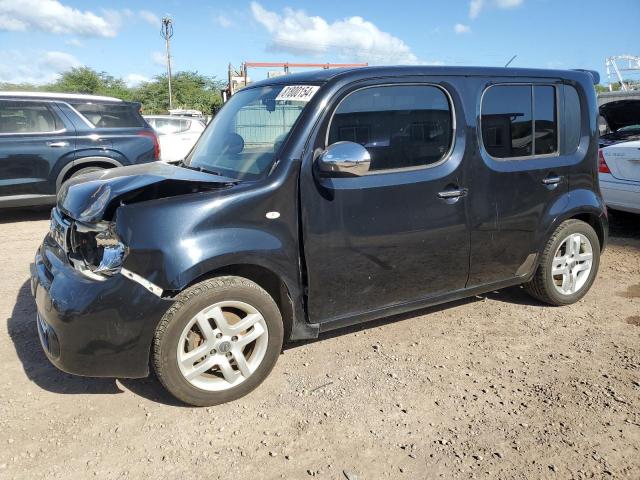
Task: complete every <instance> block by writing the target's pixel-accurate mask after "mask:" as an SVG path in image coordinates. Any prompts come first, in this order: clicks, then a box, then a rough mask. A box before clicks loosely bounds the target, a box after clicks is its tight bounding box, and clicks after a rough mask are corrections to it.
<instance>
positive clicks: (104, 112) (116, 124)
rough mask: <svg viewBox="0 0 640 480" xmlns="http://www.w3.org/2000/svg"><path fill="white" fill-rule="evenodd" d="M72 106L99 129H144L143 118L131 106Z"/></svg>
mask: <svg viewBox="0 0 640 480" xmlns="http://www.w3.org/2000/svg"><path fill="white" fill-rule="evenodd" d="M70 104H71V106H73V108H75V109H76V110H77V111H78V112H80V113H81V114H82V115H84V117H85V118H86V119H87V120H89V122H91V123H92V124H93V125H94V126H95V127H98V128H126V127H142V126H144V124H143V123H142V117H140V115H139V114H138V112H137V111H136V109H135V107H134V106H133V105H131V104H127V103H122V104H108V103H88V102H83V103H73V102H70Z"/></svg>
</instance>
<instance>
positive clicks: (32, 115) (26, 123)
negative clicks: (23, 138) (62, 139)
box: [0, 100, 64, 133]
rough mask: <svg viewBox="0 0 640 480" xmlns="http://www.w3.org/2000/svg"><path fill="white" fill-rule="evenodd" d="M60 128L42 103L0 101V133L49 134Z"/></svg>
mask: <svg viewBox="0 0 640 480" xmlns="http://www.w3.org/2000/svg"><path fill="white" fill-rule="evenodd" d="M62 128H64V127H63V125H62V122H61V121H60V119H59V118H58V116H57V115H56V114H55V113H53V111H52V110H51V109H50V108H49V106H48V105H46V104H44V103H38V102H14V101H10V100H9V101H0V133H49V132H55V131H57V130H61V129H62Z"/></svg>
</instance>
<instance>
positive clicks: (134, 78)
mask: <svg viewBox="0 0 640 480" xmlns="http://www.w3.org/2000/svg"><path fill="white" fill-rule="evenodd" d="M124 81H125V83H126V84H127V86H128V87H137V86H138V85H140V84H141V83H146V82H149V81H151V79H150V78H149V77H146V76H144V75H140V74H139V73H130V74H129V75H127V76H126V77H124Z"/></svg>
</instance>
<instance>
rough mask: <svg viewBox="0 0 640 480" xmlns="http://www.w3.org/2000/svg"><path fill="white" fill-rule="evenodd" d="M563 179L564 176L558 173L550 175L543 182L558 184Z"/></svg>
mask: <svg viewBox="0 0 640 480" xmlns="http://www.w3.org/2000/svg"><path fill="white" fill-rule="evenodd" d="M561 181H562V177H560V176H558V175H549V176H548V177H546V178H545V179H544V180H542V183H544V184H545V185H557V184H559V183H560V182H561Z"/></svg>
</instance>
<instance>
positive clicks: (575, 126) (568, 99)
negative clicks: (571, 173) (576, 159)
mask: <svg viewBox="0 0 640 480" xmlns="http://www.w3.org/2000/svg"><path fill="white" fill-rule="evenodd" d="M563 114H564V121H563V124H564V130H563V131H562V136H563V137H564V148H565V151H566V152H567V153H573V152H575V151H576V149H577V148H578V144H579V143H580V136H581V135H580V134H581V132H580V130H581V129H582V112H581V110H580V97H578V92H577V91H576V89H575V88H574V87H572V86H571V85H564V111H563Z"/></svg>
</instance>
